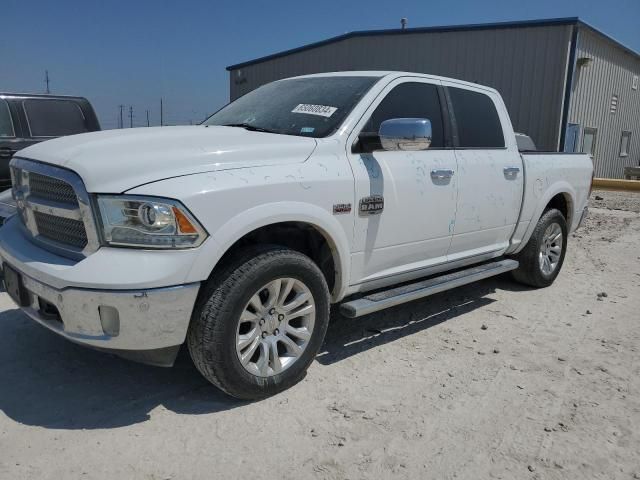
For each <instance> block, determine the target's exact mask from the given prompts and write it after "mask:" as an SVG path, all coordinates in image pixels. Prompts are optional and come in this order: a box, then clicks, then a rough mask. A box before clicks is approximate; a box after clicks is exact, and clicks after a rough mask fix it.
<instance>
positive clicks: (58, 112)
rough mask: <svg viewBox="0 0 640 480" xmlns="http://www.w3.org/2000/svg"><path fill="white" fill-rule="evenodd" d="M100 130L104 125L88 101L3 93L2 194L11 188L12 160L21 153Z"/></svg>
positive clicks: (0, 107)
mask: <svg viewBox="0 0 640 480" xmlns="http://www.w3.org/2000/svg"><path fill="white" fill-rule="evenodd" d="M96 130H100V124H99V123H98V118H97V117H96V114H95V112H94V111H93V107H92V106H91V104H90V103H89V101H88V100H87V99H86V98H82V97H67V96H58V95H35V94H30V93H27V94H20V93H0V191H2V190H5V189H7V188H9V187H11V175H10V174H9V161H10V160H11V157H13V154H14V153H16V152H17V151H18V150H21V149H23V148H25V147H28V146H29V145H33V144H34V143H38V142H42V141H44V140H49V139H51V138H56V137H62V136H65V135H73V134H76V133H84V132H95V131H96Z"/></svg>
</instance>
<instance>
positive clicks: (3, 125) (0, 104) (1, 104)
mask: <svg viewBox="0 0 640 480" xmlns="http://www.w3.org/2000/svg"><path fill="white" fill-rule="evenodd" d="M15 136H16V132H15V130H14V128H13V120H12V119H11V112H10V111H9V104H8V103H7V101H6V100H4V99H2V98H0V138H10V137H15Z"/></svg>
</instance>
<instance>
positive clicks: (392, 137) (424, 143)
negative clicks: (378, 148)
mask: <svg viewBox="0 0 640 480" xmlns="http://www.w3.org/2000/svg"><path fill="white" fill-rule="evenodd" d="M378 135H379V136H380V143H381V144H382V148H384V149H385V150H405V151H415V150H426V149H427V148H429V147H430V146H431V121H430V120H429V119H427V118H392V119H389V120H385V121H384V122H382V123H381V124H380V130H379V132H378Z"/></svg>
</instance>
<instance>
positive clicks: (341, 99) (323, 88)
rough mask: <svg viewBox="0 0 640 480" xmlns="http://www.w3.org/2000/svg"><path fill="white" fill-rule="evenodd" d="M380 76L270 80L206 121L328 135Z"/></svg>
mask: <svg viewBox="0 0 640 480" xmlns="http://www.w3.org/2000/svg"><path fill="white" fill-rule="evenodd" d="M378 80H379V77H356V76H353V77H351V76H348V77H343V76H337V77H307V78H292V79H288V80H280V81H278V82H273V83H269V84H267V85H264V86H262V87H260V88H257V89H256V90H253V91H252V92H249V93H247V94H246V95H244V96H243V97H240V98H239V99H237V100H236V101H234V102H232V103H230V104H229V105H227V106H226V107H224V108H222V109H221V110H219V111H218V112H217V113H214V114H213V115H212V116H211V117H209V118H208V119H207V120H206V121H205V122H204V124H205V125H229V126H238V127H244V128H247V129H256V130H262V131H267V132H272V133H281V134H285V135H299V136H304V137H315V138H320V137H326V136H327V135H331V134H332V133H333V132H335V131H336V130H337V129H338V127H339V126H340V125H341V124H342V122H343V120H344V119H345V118H346V116H347V115H348V114H349V112H350V111H351V110H352V109H353V107H354V106H355V105H356V104H357V103H358V102H359V101H360V99H361V98H362V97H363V96H364V94H365V93H367V91H369V89H370V88H371V86H372V85H373V84H374V83H375V82H377V81H378Z"/></svg>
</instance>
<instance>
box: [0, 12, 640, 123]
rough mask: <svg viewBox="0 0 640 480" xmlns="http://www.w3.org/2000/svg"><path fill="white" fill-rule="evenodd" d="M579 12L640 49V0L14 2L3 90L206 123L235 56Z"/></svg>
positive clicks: (5, 25) (0, 68) (110, 119)
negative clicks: (79, 98) (368, 35)
mask: <svg viewBox="0 0 640 480" xmlns="http://www.w3.org/2000/svg"><path fill="white" fill-rule="evenodd" d="M570 16H579V17H580V18H581V19H583V20H585V21H586V22H588V23H590V24H591V25H593V26H594V27H596V28H598V29H600V30H602V31H603V32H605V33H607V34H608V35H610V36H612V37H614V38H616V39H617V40H619V41H621V42H622V43H624V44H625V45H627V46H628V47H630V48H632V49H634V50H636V51H640V27H638V21H639V19H640V0H608V1H602V0H535V1H528V0H526V1H523V0H496V1H492V0H484V1H478V0H447V1H445V2H438V1H433V0H432V1H427V0H413V1H400V0H396V1H389V0H365V1H360V0H358V1H344V0H343V1H334V0H324V1H322V2H304V1H289V0H280V1H279V0H271V1H269V2H266V1H238V0H237V1H220V0H206V1H200V0H193V1H190V0H183V1H175V0H174V1H172V2H168V1H163V0H156V1H142V0H141V1H136V0H130V1H128V2H126V1H121V0H107V1H103V2H100V1H98V0H93V1H91V0H90V1H86V0H85V1H71V0H58V1H55V2H52V1H45V0H3V1H2V3H1V4H0V17H1V18H2V20H3V21H2V37H1V38H2V39H1V40H0V91H28V92H42V91H44V71H45V70H46V69H48V70H49V75H50V78H51V90H52V93H60V94H77V95H83V96H86V97H88V98H89V100H91V102H92V103H93V104H94V106H95V108H96V111H97V112H98V116H99V118H100V121H101V123H102V125H103V128H114V127H116V126H117V117H118V105H119V104H124V105H126V106H127V108H128V106H129V105H132V106H133V109H134V115H135V117H134V125H142V124H145V125H146V116H145V110H146V109H149V110H150V116H151V123H152V124H157V123H158V122H159V110H160V108H159V102H160V101H159V99H160V97H161V96H162V97H163V98H164V102H165V118H167V119H168V121H169V122H173V123H187V124H188V123H189V121H191V120H192V121H194V122H196V121H199V120H201V119H202V118H204V117H205V116H206V114H207V113H210V112H213V111H215V110H217V109H218V108H219V107H220V106H222V105H224V104H225V103H226V102H227V101H228V96H229V85H228V72H226V70H225V67H226V66H227V65H231V64H234V63H239V62H242V61H245V60H250V59H253V58H256V57H260V56H263V55H267V54H270V53H274V52H277V51H280V50H286V49H289V48H293V47H297V46H300V45H303V44H306V43H311V42H314V41H318V40H323V39H325V38H328V37H332V36H335V35H340V34H343V33H346V32H349V31H354V30H368V29H382V28H398V27H399V23H400V18H401V17H407V18H408V19H409V27H422V26H433V25H453V24H466V23H484V22H497V21H509V20H527V19H536V18H553V17H570Z"/></svg>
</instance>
